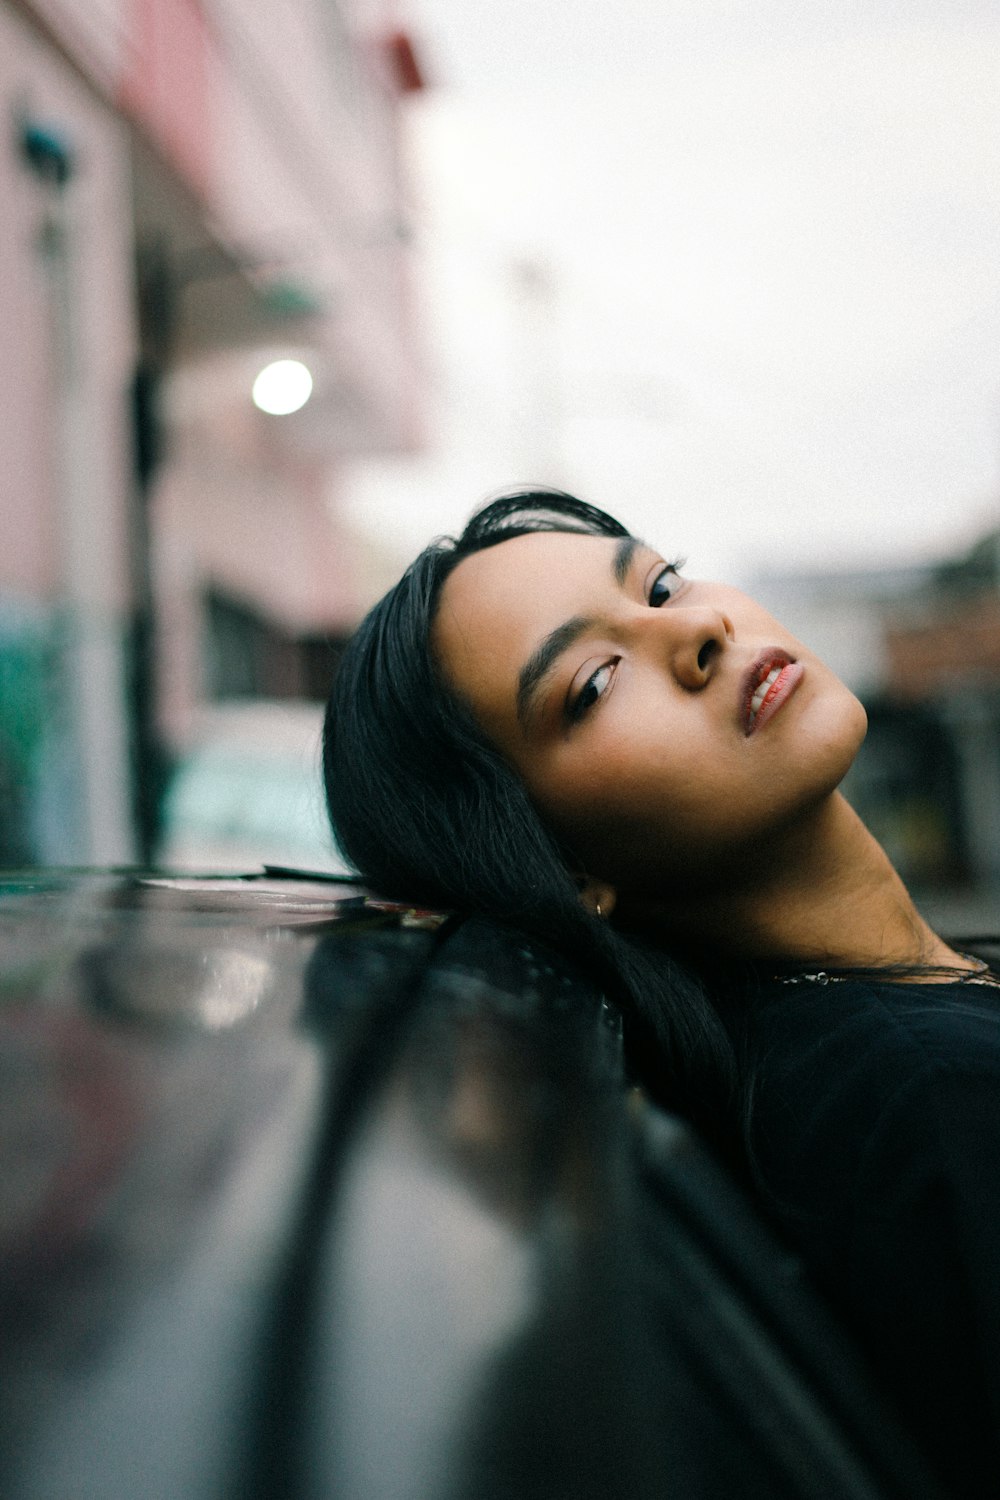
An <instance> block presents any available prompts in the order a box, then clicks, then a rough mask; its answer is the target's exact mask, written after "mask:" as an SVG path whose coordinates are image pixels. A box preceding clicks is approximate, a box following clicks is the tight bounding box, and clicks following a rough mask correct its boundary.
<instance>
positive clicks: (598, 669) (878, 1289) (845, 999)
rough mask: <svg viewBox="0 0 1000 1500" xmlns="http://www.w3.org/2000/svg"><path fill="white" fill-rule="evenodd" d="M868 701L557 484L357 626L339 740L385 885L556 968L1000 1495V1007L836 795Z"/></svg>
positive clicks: (349, 793) (332, 782)
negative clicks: (513, 939)
mask: <svg viewBox="0 0 1000 1500" xmlns="http://www.w3.org/2000/svg"><path fill="white" fill-rule="evenodd" d="M865 727H866V721H865V715H864V710H863V709H862V707H861V705H860V704H859V703H858V701H857V699H856V698H855V697H854V696H853V695H852V694H851V693H850V691H849V690H848V689H847V688H846V687H845V686H844V684H843V683H841V682H840V681H839V680H838V679H837V678H836V677H835V676H834V675H833V674H832V673H831V672H830V671H829V670H828V669H827V668H826V667H825V666H824V665H823V664H822V662H820V661H819V660H818V659H817V658H816V657H815V656H814V655H813V654H812V653H811V652H810V651H808V649H807V648H806V647H805V646H803V645H802V644H801V643H800V642H798V641H796V640H794V639H793V638H792V637H791V636H790V635H789V634H788V632H787V631H785V630H784V629H783V628H782V627H781V626H780V625H779V624H778V623H777V622H776V621H775V620H774V619H772V618H771V617H770V616H769V615H768V614H767V613H766V611H764V610H763V609H761V608H760V607H759V606H758V605H757V604H755V603H754V602H753V601H752V600H751V599H749V598H747V597H746V595H744V594H741V593H740V592H739V591H738V590H735V589H732V588H729V587H727V586H725V585H721V584H713V583H705V582H701V581H697V580H688V579H686V578H685V577H684V576H683V575H682V574H681V572H680V571H679V569H678V567H677V566H676V565H675V564H673V563H672V562H671V561H670V560H669V559H667V558H664V557H663V556H662V555H661V554H660V553H658V552H657V551H656V550H655V549H654V548H652V547H650V546H648V545H647V544H646V543H644V542H641V541H639V540H638V539H637V538H635V537H632V536H630V535H629V534H628V533H627V532H626V531H625V529H624V528H623V527H622V526H620V525H619V524H618V523H617V522H616V521H614V520H612V518H611V517H609V516H607V515H605V514H604V513H603V512H601V511H598V510H596V509H594V508H593V507H590V506H588V505H586V504H584V503H583V502H581V501H578V500H575V499H574V498H572V497H570V496H567V495H563V494H561V493H560V492H556V491H524V492H519V493H515V494H511V495H507V496H504V497H501V498H500V499H498V500H496V501H494V502H493V503H492V504H490V505H488V506H487V507H486V508H485V509H484V510H482V511H481V512H480V513H479V514H478V515H477V516H475V517H473V519H472V521H471V522H470V523H469V526H468V527H467V528H466V530H465V532H464V533H463V534H462V536H461V537H460V538H459V539H458V541H457V542H451V541H444V542H441V543H438V544H435V545H433V546H432V547H429V548H428V549H427V550H426V551H425V552H424V553H422V554H421V556H420V557H419V558H418V559H417V561H416V562H415V563H414V564H413V566H412V567H411V568H410V570H409V571H408V573H407V574H406V576H405V577H404V578H403V580H402V581H401V582H400V583H399V584H398V585H397V587H396V588H395V589H394V590H393V591H392V592H391V593H390V594H389V595H388V596H387V597H386V598H385V599H384V600H383V601H382V602H381V604H379V605H378V606H377V607H376V609H375V610H373V611H372V613H371V614H370V615H369V617H368V619H367V620H366V621H365V622H364V624H363V625H362V627H361V629H360V631H359V632H358V635H357V636H356V638H355V640H354V641H353V643H352V645H351V647H350V648H349V649H348V653H347V655H346V657H345V660H344V662H343V664H342V666H341V669H340V672H339V675H338V680H337V683H336V684H335V689H334V693H333V696H332V698H331V702H330V707H329V710H328V714H327V726H326V737H325V747H324V769H325V777H326V786H327V796H328V801H329V806H330V812H331V817H332V820H333V823H334V826H335V829H336V832H337V837H338V840H339V842H340V844H341V847H342V848H343V849H344V850H345V851H346V852H347V854H348V856H349V857H351V858H352V859H353V860H354V861H355V862H356V863H357V865H358V868H359V869H360V870H361V871H362V873H363V874H364V875H365V876H366V877H367V878H368V880H370V881H371V883H372V884H373V885H374V886H375V887H376V888H377V889H379V890H380V891H382V892H384V893H386V894H394V895H398V896H401V897H403V898H405V899H407V900H419V901H423V902H427V903H429V904H441V905H445V906H449V907H457V908H459V909H465V910H472V911H479V912H485V913H487V914H489V915H491V916H493V917H494V918H498V919H500V920H503V921H507V922H510V923H512V924H515V925H517V926H518V927H521V928H524V929H527V930H529V931H531V932H533V933H538V934H541V935H543V936H544V937H546V938H547V939H548V940H549V941H553V942H556V943H558V944H560V945H561V946H563V947H564V948H565V949H566V950H567V951H568V952H570V953H571V954H573V955H575V956H576V957H577V958H579V959H580V960H581V961H582V962H583V963H585V964H587V965H588V967H590V968H591V969H592V970H593V969H596V971H597V972H598V973H599V974H600V975H601V976H602V977H603V979H604V981H605V982H606V983H607V984H608V986H609V987H610V988H612V989H613V990H614V992H615V993H616V994H617V996H618V998H619V999H620V1001H621V1004H622V1007H623V1011H624V1013H625V1017H626V1025H627V1037H628V1040H629V1051H630V1056H631V1058H632V1063H633V1066H634V1068H635V1069H636V1072H637V1073H638V1074H639V1075H640V1076H641V1077H642V1079H643V1081H644V1082H645V1083H646V1085H647V1087H649V1088H650V1089H651V1091H652V1092H654V1093H655V1094H656V1095H657V1096H658V1097H659V1098H661V1099H662V1100H663V1101H664V1102H666V1103H667V1104H668V1105H670V1106H671V1107H673V1108H675V1109H679V1110H680V1111H682V1112H684V1113H685V1114H687V1115H688V1116H689V1117H690V1118H691V1119H692V1120H693V1121H694V1122H695V1123H696V1125H698V1127H699V1128H700V1129H701V1130H702V1132H703V1133H704V1134H706V1135H707V1136H708V1137H709V1138H710V1139H711V1140H712V1141H713V1143H714V1144H715V1145H716V1147H717V1148H718V1149H719V1150H721V1151H722V1152H723V1153H724V1154H725V1155H727V1156H728V1158H729V1159H730V1161H736V1160H738V1159H739V1156H740V1153H741V1151H742V1152H743V1159H744V1161H745V1162H746V1163H748V1164H749V1169H750V1171H751V1173H752V1176H753V1178H754V1180H755V1182H756V1185H757V1188H758V1191H759V1194H760V1196H761V1197H762V1199H763V1200H764V1201H765V1202H766V1203H767V1205H768V1206H769V1208H770V1211H771V1212H772V1214H773V1216H774V1217H775V1218H776V1219H777V1221H778V1223H779V1225H780V1226H781V1228H782V1229H783V1231H784V1232H785V1234H786V1235H787V1236H788V1237H789V1238H790V1239H791V1240H793V1241H794V1243H795V1244H796V1245H797V1246H798V1247H799V1249H800V1250H801V1252H802V1254H803V1255H804V1257H805V1259H806V1261H807V1264H808V1265H809V1266H810V1268H811V1269H812V1271H813V1273H814V1275H815V1277H816V1279H817V1280H818V1281H819V1282H820V1283H821V1285H822V1286H823V1287H824V1289H825V1291H826V1292H827V1295H828V1296H829V1297H830V1299H831V1300H832V1301H833V1302H834V1304H835V1305H836V1307H837V1308H838V1310H839V1311H840V1313H841V1315H842V1316H843V1318H844V1319H845V1320H846V1321H847V1322H848V1323H849V1324H850V1325H851V1326H852V1327H853V1329H854V1331H855V1333H856V1335H857V1336H858V1338H859V1339H860V1340H861V1341H862V1342H863V1343H864V1345H865V1347H866V1348H867V1350H868V1353H869V1355H870V1358H871V1361H872V1363H873V1365H874V1366H875V1367H876V1369H877V1370H878V1371H879V1372H880V1373H881V1375H882V1377H883V1379H884V1381H885V1383H886V1385H887V1388H888V1389H889V1390H890V1391H892V1392H893V1393H894V1394H895V1397H896V1399H897V1402H898V1404H899V1406H900V1408H901V1411H902V1412H903V1414H904V1416H905V1417H906V1418H907V1419H908V1421H909V1423H910V1425H911V1427H912V1428H913V1430H914V1431H915V1433H916V1434H917V1436H918V1438H919V1439H920V1440H921V1441H922V1442H923V1444H924V1446H925V1449H926V1451H927V1453H928V1456H929V1458H930V1459H931V1461H932V1462H933V1463H934V1465H935V1466H936V1467H937V1469H938V1471H939V1473H941V1474H942V1475H943V1477H944V1478H945V1479H946V1481H947V1483H948V1484H949V1486H950V1488H951V1490H953V1491H954V1492H955V1493H962V1494H969V1495H987V1494H990V1495H995V1494H996V1493H997V1492H998V1491H1000V1452H998V1441H997V1435H998V1431H1000V1369H998V1365H1000V1293H998V1291H997V1288H1000V1224H998V1223H997V1222H996V1221H997V1220H998V1219H1000V1214H998V1213H997V1187H996V1181H997V1166H996V1159H997V1158H996V1156H995V1153H994V1148H995V1147H1000V990H998V989H997V981H996V980H995V978H994V976H993V975H992V974H991V973H990V971H989V970H988V969H987V968H986V966H985V965H984V964H983V962H982V961H981V960H978V959H975V958H972V957H970V956H969V955H967V954H964V953H962V952H959V951H957V950H955V949H954V948H953V947H951V946H949V944H947V943H946V942H944V941H943V940H942V939H941V938H940V937H939V936H938V935H937V934H935V933H934V932H933V931H932V930H931V929H930V928H929V927H928V925H927V923H926V922H925V921H924V920H923V918H922V917H921V916H920V914H919V913H918V911H917V910H916V908H915V907H914V905H913V903H912V901H911V899H910V897H909V895H908V893H907V891H906V889H905V887H904V885H903V884H902V882H901V881H900V879H899V877H898V876H897V874H896V872H895V871H894V869H893V868H892V866H891V864H890V863H889V861H888V859H887V858H886V856H885V854H884V853H883V851H882V850H881V848H880V847H879V845H878V844H877V843H876V841H875V840H874V839H873V838H872V836H871V834H870V833H869V832H868V831H867V829H866V828H865V827H864V825H863V824H862V823H861V822H860V820H859V819H858V818H857V816H856V815H855V814H854V813H853V811H852V810H851V808H850V807H849V805H848V804H847V803H846V801H845V800H844V798H843V796H842V795H841V793H840V792H839V791H838V787H839V784H840V782H841V780H842V779H843V776H844V774H845V773H846V771H847V769H848V767H849V766H850V765H851V762H852V761H853V759H854V756H855V755H856V753H857V750H858V747H859V745H860V744H861V741H862V738H863V736H864V732H865Z"/></svg>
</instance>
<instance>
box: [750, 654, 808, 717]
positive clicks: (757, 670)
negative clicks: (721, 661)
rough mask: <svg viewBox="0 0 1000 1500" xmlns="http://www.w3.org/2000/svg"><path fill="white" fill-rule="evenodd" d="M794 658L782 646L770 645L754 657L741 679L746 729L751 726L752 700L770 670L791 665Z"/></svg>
mask: <svg viewBox="0 0 1000 1500" xmlns="http://www.w3.org/2000/svg"><path fill="white" fill-rule="evenodd" d="M794 660H795V657H794V656H792V655H791V654H790V652H788V651H783V650H782V649H781V647H780V646H768V648H767V649H766V650H765V651H761V652H760V653H759V654H758V655H757V656H755V657H754V659H753V661H752V662H751V663H750V665H749V666H748V667H747V669H746V671H745V672H744V673H743V676H742V678H741V679H740V719H741V721H742V724H743V728H744V730H749V728H750V700H751V699H752V698H753V695H754V693H755V692H756V691H757V688H758V687H759V686H760V684H761V683H762V682H763V681H764V678H765V677H766V676H767V674H768V672H771V671H773V669H774V668H775V667H789V666H791V664H792V662H793V661H794Z"/></svg>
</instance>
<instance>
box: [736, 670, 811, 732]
mask: <svg viewBox="0 0 1000 1500" xmlns="http://www.w3.org/2000/svg"><path fill="white" fill-rule="evenodd" d="M804 676H805V667H804V666H803V665H802V663H801V662H800V661H792V662H789V663H788V666H787V667H782V669H781V676H780V677H779V678H778V679H777V681H776V682H772V684H771V686H770V687H769V688H768V690H767V696H766V698H765V699H764V701H763V703H762V704H761V706H760V708H758V710H757V714H756V717H755V719H754V721H753V723H752V724H751V725H750V728H749V729H748V730H747V735H748V736H749V735H751V734H756V733H757V731H758V729H763V728H764V725H765V724H769V723H770V721H771V720H772V719H773V718H774V716H775V714H776V713H778V711H779V710H780V709H782V708H783V707H784V706H785V704H786V703H787V702H788V700H789V698H790V697H791V696H792V694H793V693H794V692H795V689H796V688H797V687H798V685H799V683H800V682H801V681H802V679H803V677H804Z"/></svg>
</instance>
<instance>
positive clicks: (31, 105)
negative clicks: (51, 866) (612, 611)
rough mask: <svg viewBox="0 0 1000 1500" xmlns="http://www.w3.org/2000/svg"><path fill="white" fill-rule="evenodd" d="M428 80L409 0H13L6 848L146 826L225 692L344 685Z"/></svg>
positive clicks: (404, 421) (398, 376)
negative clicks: (213, 700) (282, 397)
mask: <svg viewBox="0 0 1000 1500" xmlns="http://www.w3.org/2000/svg"><path fill="white" fill-rule="evenodd" d="M420 86H421V77H420V71H419V68H418V65H417V62H416V59H415V56H414V53H413V49H412V47H411V45H410V42H409V40H408V38H407V36H406V34H405V32H404V31H402V30H401V28H400V17H399V15H398V14H397V10H396V6H395V5H394V4H393V3H391V0H276V3H274V4H271V5H267V6H258V5H251V4H248V3H246V0H86V3H84V0H30V3H29V0H6V3H0V98H2V99H3V101H4V103H5V114H4V118H5V119H6V121H7V128H6V136H5V138H2V139H0V193H2V194H3V201H4V204H5V211H4V214H3V217H2V227H0V338H2V344H3V350H4V356H5V357H4V359H3V361H2V362H0V410H2V412H3V416H4V421H3V423H2V424H0V473H2V475H3V480H2V485H0V507H2V509H0V518H2V522H3V530H4V536H5V546H4V547H3V548H2V549H0V828H2V832H0V860H2V861H4V862H8V863H10V862H20V861H31V860H48V861H59V862H74V861H76V862H90V861H102V862H107V861H112V862H114V861H121V860H130V859H133V858H136V857H138V856H140V855H144V854H148V853H149V851H150V849H151V848H152V847H153V845H154V842H155V832H156V818H157V806H158V800H159V792H160V786H161V782H162V769H163V766H164V764H165V761H166V760H167V759H168V758H169V756H170V754H171V752H172V750H173V749H175V748H176V747H177V746H179V745H181V744H182V743H183V741H184V737H185V734H186V732H187V726H188V724H189V722H190V720H191V718H192V716H193V714H194V713H195V710H196V708H197V705H198V703H199V701H200V700H201V699H203V698H204V697H205V696H206V695H207V694H208V693H209V692H211V691H212V690H213V689H214V690H215V691H216V692H220V693H222V694H225V693H226V692H229V691H232V692H239V691H241V690H242V689H241V687H240V680H241V674H242V677H243V678H247V677H248V676H249V678H251V679H253V682H254V686H253V688H252V690H253V691H255V692H259V691H260V683H259V679H260V676H261V673H262V672H263V673H264V676H265V677H266V679H267V691H268V692H269V693H270V694H271V695H277V696H283V695H288V694H299V695H308V694H309V693H311V692H315V691H319V690H320V679H321V678H322V675H323V669H324V665H325V663H326V662H327V661H328V660H329V648H328V647H327V646H326V644H325V643H326V642H327V640H328V638H330V637H331V636H333V637H335V636H336V635H337V633H338V632H342V631H343V629H344V628H345V626H346V624H347V623H348V622H349V621H350V619H351V618H352V617H353V616H354V615H355V613H356V611H357V608H358V605H359V602H360V599H359V589H360V588H361V585H360V583H359V578H360V576H361V571H362V564H361V562H360V560H358V559H356V558H355V556H354V555H353V551H352V542H351V538H350V536H349V535H347V534H346V532H345V529H344V527H343V526H342V525H341V524H340V522H339V521H338V513H337V486H338V475H339V473H340V471H341V469H342V466H343V464H344V462H345V460H346V459H348V458H349V457H351V456H353V455H356V454H358V453H373V452H383V453H384V452H393V451H401V450H407V449H409V448H412V447H414V446H415V445H416V444H417V443H418V441H419V412H418V402H417V391H418V387H419V380H418V368H417V351H416V342H415V338H414V334H413V323H414V319H413V309H412V306H411V300H410V293H409V285H408V265H407V259H408V257H407V243H406V233H405V229H406V214H407V203H406V198H405V182H404V173H403V169H402V164H401V149H400V125H401V109H402V105H403V103H404V100H405V96H406V95H407V93H409V92H411V91H413V90H414V89H417V88H419V87H420ZM277 358H295V359H297V360H299V361H301V362H302V363H303V364H304V365H306V366H307V367H308V368H309V370H310V372H311V374H312V378H313V394H312V397H311V399H310V400H309V401H308V403H307V404H306V405H305V406H304V407H303V408H302V409H301V410H300V411H297V412H296V413H294V414H293V415H283V416H275V415H269V414H268V413H266V412H264V411H261V410H258V409H257V408H256V407H255V406H254V405H253V404H252V402H251V399H250V392H251V386H252V384H253V379H254V376H255V375H256V373H257V372H258V371H259V370H260V369H261V367H262V366H264V365H265V364H267V363H268V361H269V360H272V359H277ZM241 622H242V623H241ZM241 630H242V635H241V633H240V632H241ZM241 641H242V647H241V646H240V642H241ZM234 642H235V643H236V645H235V647H234ZM255 643H256V645H255ZM255 650H256V651H257V654H258V657H259V660H257V661H256V664H255V661H254V652H255ZM241 653H242V654H241ZM247 653H249V657H250V661H249V665H248V662H247ZM268 663H269V665H267V664H268ZM262 664H263V665H262ZM255 673H256V676H255Z"/></svg>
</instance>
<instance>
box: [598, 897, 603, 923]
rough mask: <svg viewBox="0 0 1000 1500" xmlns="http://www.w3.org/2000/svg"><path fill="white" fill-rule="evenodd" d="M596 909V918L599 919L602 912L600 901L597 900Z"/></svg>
mask: <svg viewBox="0 0 1000 1500" xmlns="http://www.w3.org/2000/svg"><path fill="white" fill-rule="evenodd" d="M596 909H597V920H598V921H600V920H601V918H602V917H603V916H604V913H603V912H602V911H601V903H600V902H599V901H598V903H597V908H596Z"/></svg>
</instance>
